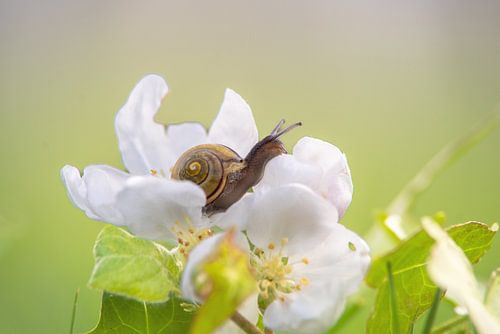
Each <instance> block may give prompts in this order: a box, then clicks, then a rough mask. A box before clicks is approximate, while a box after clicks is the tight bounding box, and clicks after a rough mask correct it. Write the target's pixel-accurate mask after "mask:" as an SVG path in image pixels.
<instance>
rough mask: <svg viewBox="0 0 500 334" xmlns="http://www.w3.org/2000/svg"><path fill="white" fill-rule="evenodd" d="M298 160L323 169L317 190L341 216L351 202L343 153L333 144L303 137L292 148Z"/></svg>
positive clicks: (351, 189)
mask: <svg viewBox="0 0 500 334" xmlns="http://www.w3.org/2000/svg"><path fill="white" fill-rule="evenodd" d="M293 155H294V156H295V157H296V158H297V160H298V161H301V162H303V163H306V164H312V165H314V166H319V167H320V168H321V169H322V170H323V177H322V180H321V184H322V186H321V187H320V188H319V192H320V193H321V194H322V195H323V196H324V197H325V198H327V199H328V200H329V201H330V202H331V203H333V204H334V205H335V206H336V207H337V209H338V211H339V214H340V216H341V217H342V216H343V215H344V213H345V211H346V209H347V207H348V206H349V204H350V203H351V199H352V193H353V184H352V179H351V172H350V170H349V165H348V164H347V159H346V157H345V155H344V154H343V153H342V152H341V151H340V150H339V149H338V148H337V147H336V146H334V145H332V144H330V143H327V142H325V141H322V140H320V139H315V138H311V137H304V138H302V139H301V140H299V142H298V143H297V144H296V145H295V147H294V148H293Z"/></svg>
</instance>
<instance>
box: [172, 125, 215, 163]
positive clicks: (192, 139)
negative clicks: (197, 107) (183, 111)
mask: <svg viewBox="0 0 500 334" xmlns="http://www.w3.org/2000/svg"><path fill="white" fill-rule="evenodd" d="M167 142H168V145H169V149H170V151H171V153H172V156H173V157H174V160H173V163H175V161H177V159H178V158H179V157H180V156H181V154H182V153H184V152H186V151H187V150H188V149H190V148H191V147H193V146H196V145H200V144H206V143H208V135H207V131H206V130H205V128H204V127H203V125H201V124H200V123H181V124H171V125H169V126H168V127H167ZM171 167H173V164H172V166H169V168H171Z"/></svg>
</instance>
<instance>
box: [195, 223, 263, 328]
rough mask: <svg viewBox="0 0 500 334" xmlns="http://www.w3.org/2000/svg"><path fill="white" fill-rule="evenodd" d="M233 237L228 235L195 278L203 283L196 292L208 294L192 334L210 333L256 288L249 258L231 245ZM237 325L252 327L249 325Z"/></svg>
mask: <svg viewBox="0 0 500 334" xmlns="http://www.w3.org/2000/svg"><path fill="white" fill-rule="evenodd" d="M233 237H234V234H233V233H228V234H227V235H226V236H225V237H224V239H223V240H222V242H220V244H219V245H218V247H217V249H216V251H215V252H214V254H212V256H211V259H210V260H209V261H208V262H206V263H205V264H204V265H203V266H202V268H200V269H201V270H200V272H199V276H198V277H201V278H203V282H201V283H200V284H199V285H198V288H199V291H208V290H209V291H208V296H206V297H205V300H204V303H203V305H202V306H201V307H200V309H199V310H198V313H197V316H196V318H195V320H194V322H193V327H192V328H191V333H192V334H208V333H212V332H213V331H214V330H215V329H216V328H217V327H219V326H220V325H221V324H222V323H224V321H226V320H227V319H228V318H229V317H230V316H232V315H233V314H234V313H235V311H236V309H237V308H238V306H239V305H240V304H241V303H242V302H243V301H244V300H245V299H247V298H248V297H249V296H250V295H251V294H252V293H253V292H254V291H255V290H256V288H257V284H256V281H255V278H254V277H253V275H252V274H251V272H250V269H249V266H248V263H249V259H248V255H247V254H246V252H244V251H242V250H241V249H239V248H238V246H236V245H235V244H234V241H233ZM242 320H246V319H242ZM239 325H240V326H241V325H243V326H246V325H249V326H251V327H254V326H253V325H252V324H248V323H247V324H239Z"/></svg>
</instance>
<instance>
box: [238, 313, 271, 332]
mask: <svg viewBox="0 0 500 334" xmlns="http://www.w3.org/2000/svg"><path fill="white" fill-rule="evenodd" d="M231 320H232V321H233V322H234V323H235V324H236V325H238V327H240V328H241V329H242V330H243V331H245V333H247V334H264V333H263V332H262V331H261V330H260V329H258V328H257V327H255V325H254V324H252V323H251V322H250V321H249V320H248V319H247V318H245V317H244V316H242V315H241V314H240V313H238V312H235V313H234V314H233V316H232V317H231Z"/></svg>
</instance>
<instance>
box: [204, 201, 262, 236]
mask: <svg viewBox="0 0 500 334" xmlns="http://www.w3.org/2000/svg"><path fill="white" fill-rule="evenodd" d="M254 200H255V194H253V193H247V194H245V195H244V196H243V198H242V199H240V200H239V201H238V202H236V203H234V204H233V205H231V206H230V207H229V209H227V210H226V211H225V212H221V213H217V214H215V215H213V216H211V217H210V220H211V222H212V224H213V225H216V226H218V227H220V228H223V229H225V230H227V229H229V228H231V227H236V229H237V230H239V231H243V230H245V229H246V226H247V224H248V216H249V215H250V212H251V210H252V206H253V203H254Z"/></svg>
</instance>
